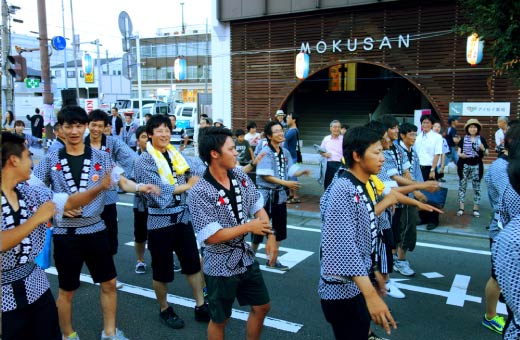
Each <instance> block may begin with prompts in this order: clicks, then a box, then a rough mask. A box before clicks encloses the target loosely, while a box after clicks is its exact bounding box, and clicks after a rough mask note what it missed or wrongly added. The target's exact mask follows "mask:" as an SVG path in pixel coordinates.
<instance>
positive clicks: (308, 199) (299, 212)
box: [287, 147, 493, 238]
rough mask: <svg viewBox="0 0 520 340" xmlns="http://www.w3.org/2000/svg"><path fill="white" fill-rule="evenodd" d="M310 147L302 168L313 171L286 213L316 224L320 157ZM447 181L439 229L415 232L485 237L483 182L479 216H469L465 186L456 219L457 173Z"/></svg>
mask: <svg viewBox="0 0 520 340" xmlns="http://www.w3.org/2000/svg"><path fill="white" fill-rule="evenodd" d="M311 150H312V149H311V148H310V147H305V148H303V150H302V151H303V160H304V164H303V167H304V168H308V169H310V170H311V171H312V175H311V176H310V177H300V178H299V180H300V183H301V185H302V187H301V189H300V199H301V201H302V202H301V203H298V204H288V205H287V212H288V214H289V215H292V216H295V217H297V216H299V217H305V218H311V219H317V220H318V221H315V223H314V224H316V223H318V222H319V219H320V208H319V202H320V198H321V195H322V194H323V187H322V186H321V185H320V184H319V183H318V181H317V180H316V178H317V177H318V171H319V168H318V162H319V155H317V154H316V153H314V152H313V151H311ZM444 178H445V180H446V182H445V183H441V186H442V187H445V188H448V197H447V200H446V206H445V207H444V214H442V215H441V216H440V220H439V226H438V227H437V228H435V229H434V230H432V231H426V225H419V226H417V230H420V231H424V232H430V233H447V234H456V235H465V236H473V237H478V238H488V237H489V236H488V235H489V234H488V230H487V229H486V226H488V225H489V222H490V220H491V217H492V214H493V211H492V209H491V206H490V204H489V200H488V193H487V187H486V183H485V182H484V180H483V179H482V182H481V184H480V189H481V192H480V196H481V200H480V217H479V218H475V217H473V216H472V212H473V187H472V186H471V183H468V188H467V190H466V203H465V211H464V215H462V216H460V217H458V216H457V215H456V214H457V210H458V207H459V203H458V188H459V177H458V176H457V174H456V173H453V172H452V173H447V174H445V176H444Z"/></svg>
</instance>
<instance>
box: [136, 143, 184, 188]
mask: <svg viewBox="0 0 520 340" xmlns="http://www.w3.org/2000/svg"><path fill="white" fill-rule="evenodd" d="M146 151H147V152H148V153H149V154H150V156H152V158H153V160H154V161H155V164H156V165H157V169H159V170H158V172H159V176H160V177H161V180H162V182H163V183H164V184H171V185H175V183H176V182H175V177H174V176H173V174H172V171H171V169H170V166H169V165H168V162H167V161H166V158H165V157H164V156H163V154H162V153H161V152H160V151H159V150H157V149H156V148H154V147H153V146H152V143H150V142H148V143H146ZM166 152H168V155H169V156H170V160H171V163H172V166H173V169H174V170H175V173H176V174H177V175H184V173H185V172H186V171H188V170H189V169H190V166H189V165H188V163H187V162H186V160H185V159H184V157H183V156H182V154H181V153H180V152H179V151H177V149H175V147H174V146H173V145H171V144H168V146H167V147H166Z"/></svg>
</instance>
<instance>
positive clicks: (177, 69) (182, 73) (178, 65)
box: [173, 57, 186, 81]
mask: <svg viewBox="0 0 520 340" xmlns="http://www.w3.org/2000/svg"><path fill="white" fill-rule="evenodd" d="M173 70H174V73H175V79H177V80H181V81H182V80H186V59H184V58H183V57H178V58H177V59H175V63H174V64H173Z"/></svg>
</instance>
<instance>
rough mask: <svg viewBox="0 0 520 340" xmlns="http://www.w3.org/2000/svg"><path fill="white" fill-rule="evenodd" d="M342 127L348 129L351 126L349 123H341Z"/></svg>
mask: <svg viewBox="0 0 520 340" xmlns="http://www.w3.org/2000/svg"><path fill="white" fill-rule="evenodd" d="M341 128H342V129H345V130H348V129H349V128H350V126H348V124H341Z"/></svg>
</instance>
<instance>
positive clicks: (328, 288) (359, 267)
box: [318, 176, 374, 300]
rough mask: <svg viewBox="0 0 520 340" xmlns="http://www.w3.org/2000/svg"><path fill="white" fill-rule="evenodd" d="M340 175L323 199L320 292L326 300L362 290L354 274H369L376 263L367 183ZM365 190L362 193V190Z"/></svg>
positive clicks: (351, 294)
mask: <svg viewBox="0 0 520 340" xmlns="http://www.w3.org/2000/svg"><path fill="white" fill-rule="evenodd" d="M354 181H355V182H356V183H353V181H352V179H350V178H346V177H341V176H340V177H338V178H336V179H335V180H334V181H333V182H332V184H331V185H330V186H329V187H328V188H327V190H326V191H325V193H324V194H323V196H322V198H321V201H320V210H321V220H322V233H321V243H320V255H321V256H320V257H321V259H320V264H321V270H320V272H321V277H320V281H319V285H318V294H319V296H320V298H321V299H324V300H339V299H349V298H353V297H355V296H356V295H358V294H360V293H361V291H360V290H359V288H358V286H357V285H356V284H355V283H354V281H352V277H353V276H368V275H369V272H370V269H371V267H372V254H373V245H372V236H371V228H370V224H371V219H373V218H374V211H373V207H372V208H371V209H372V210H369V209H368V206H367V204H366V202H367V200H370V198H368V197H367V196H368V195H367V194H366V191H365V190H366V189H364V184H363V183H361V182H359V181H356V180H354ZM360 191H362V193H360Z"/></svg>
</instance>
